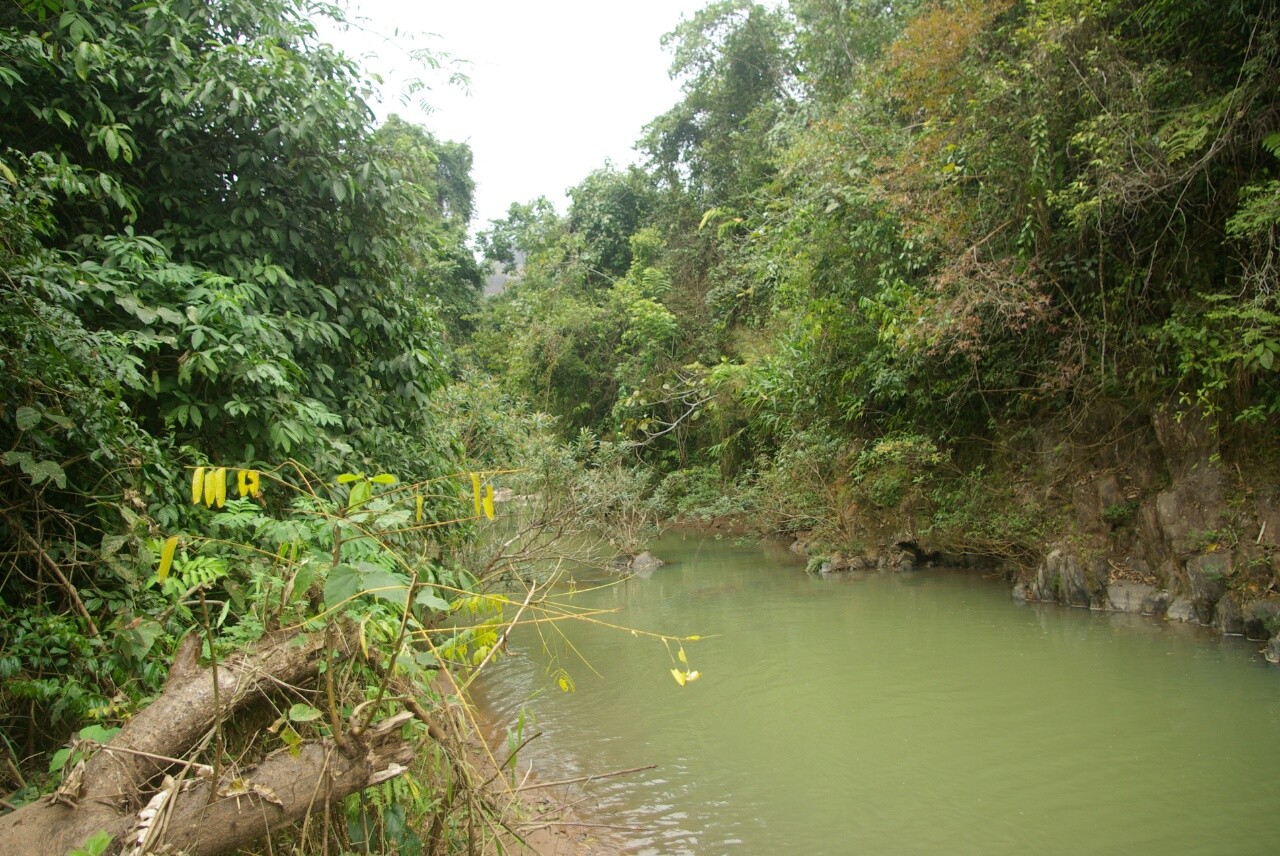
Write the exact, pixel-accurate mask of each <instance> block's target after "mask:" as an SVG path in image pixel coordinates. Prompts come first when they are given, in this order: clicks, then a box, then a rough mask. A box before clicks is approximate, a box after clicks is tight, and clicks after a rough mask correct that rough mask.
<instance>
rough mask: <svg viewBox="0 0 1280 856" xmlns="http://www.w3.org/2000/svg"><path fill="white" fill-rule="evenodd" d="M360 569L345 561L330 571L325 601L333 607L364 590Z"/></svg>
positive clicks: (325, 583)
mask: <svg viewBox="0 0 1280 856" xmlns="http://www.w3.org/2000/svg"><path fill="white" fill-rule="evenodd" d="M363 583H364V580H363V575H362V574H361V573H360V569H359V568H356V567H355V566H353V565H348V564H346V563H343V564H341V565H338V566H337V567H336V568H333V569H332V570H331V571H329V576H328V577H327V578H326V579H325V581H324V602H325V605H326V606H328V607H330V608H332V607H335V606H337V605H338V604H340V603H342V602H343V601H345V600H350V599H351V598H353V597H355V596H356V595H358V594H359V593H360V592H362V591H364V585H363Z"/></svg>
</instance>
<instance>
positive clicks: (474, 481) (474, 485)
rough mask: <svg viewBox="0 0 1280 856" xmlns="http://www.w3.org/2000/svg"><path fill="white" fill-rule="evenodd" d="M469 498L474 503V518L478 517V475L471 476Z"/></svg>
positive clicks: (479, 509)
mask: <svg viewBox="0 0 1280 856" xmlns="http://www.w3.org/2000/svg"><path fill="white" fill-rule="evenodd" d="M471 498H472V499H473V500H474V501H475V506H476V517H479V516H480V512H481V510H482V509H481V508H480V474H479V473H472V474H471Z"/></svg>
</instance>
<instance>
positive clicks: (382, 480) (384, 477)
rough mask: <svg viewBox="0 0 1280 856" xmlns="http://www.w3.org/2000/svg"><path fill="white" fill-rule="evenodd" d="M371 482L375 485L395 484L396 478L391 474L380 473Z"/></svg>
mask: <svg viewBox="0 0 1280 856" xmlns="http://www.w3.org/2000/svg"><path fill="white" fill-rule="evenodd" d="M369 481H371V482H373V483H374V484H395V483H396V477H395V476H393V475H391V473H379V474H378V475H376V476H374V477H373V478H371V479H369Z"/></svg>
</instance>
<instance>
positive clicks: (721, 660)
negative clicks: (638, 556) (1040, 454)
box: [481, 537, 1280, 856]
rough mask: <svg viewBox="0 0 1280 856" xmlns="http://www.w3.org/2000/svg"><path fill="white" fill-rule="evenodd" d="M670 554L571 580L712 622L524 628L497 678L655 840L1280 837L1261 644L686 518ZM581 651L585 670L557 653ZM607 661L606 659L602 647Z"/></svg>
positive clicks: (628, 821) (633, 619) (871, 850)
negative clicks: (803, 551)
mask: <svg viewBox="0 0 1280 856" xmlns="http://www.w3.org/2000/svg"><path fill="white" fill-rule="evenodd" d="M655 552H656V553H657V554H658V555H660V556H662V557H664V558H666V559H667V560H668V561H670V562H671V564H670V565H668V566H667V567H664V568H661V569H659V570H658V571H656V572H655V573H654V575H653V576H652V577H650V578H648V579H639V578H633V579H631V580H628V581H627V582H625V583H622V584H618V585H614V586H610V587H607V588H602V589H598V590H594V591H589V592H580V593H578V594H576V595H574V596H573V602H574V603H575V604H576V605H579V606H595V607H605V608H617V609H618V610H619V611H618V612H617V613H616V614H614V615H611V616H608V618H607V620H609V621H614V622H617V623H619V624H624V625H627V626H629V627H636V628H640V629H644V630H654V631H661V632H667V633H674V634H700V635H702V636H705V637H714V638H706V639H703V640H702V641H698V642H694V643H686V645H685V649H686V652H687V653H688V656H689V660H690V664H691V666H692V668H694V669H697V670H699V671H700V672H701V673H702V678H701V679H700V680H699V681H697V682H696V683H691V684H689V685H688V686H686V687H684V688H681V687H679V686H678V685H677V684H676V683H675V681H674V680H673V679H672V677H671V675H670V672H669V669H670V668H671V667H672V666H673V665H675V664H674V663H673V662H672V661H671V659H670V658H669V657H668V654H667V652H666V650H665V649H664V648H663V646H662V645H661V643H659V642H655V641H652V640H648V639H644V638H637V637H634V636H632V635H630V634H628V633H625V632H619V631H617V630H609V629H605V628H601V627H592V626H586V625H574V626H564V627H563V628H562V630H563V632H564V634H565V636H566V637H567V639H568V640H569V641H570V642H571V643H572V646H573V647H574V648H576V649H577V651H579V652H581V654H582V655H583V656H584V657H585V658H586V660H587V661H588V662H589V664H590V666H589V667H588V665H586V664H584V663H583V662H582V660H580V659H578V658H577V657H576V656H575V655H574V654H573V652H572V651H571V650H570V649H569V647H568V645H567V644H566V643H565V642H564V640H560V641H559V642H556V641H555V637H556V636H557V635H558V634H549V635H548V640H547V641H548V642H550V643H551V644H550V646H549V647H548V648H544V646H543V644H542V639H540V638H539V636H538V635H537V634H535V633H530V632H525V633H521V634H517V635H516V636H515V637H513V645H512V648H513V650H514V651H515V652H516V656H513V657H510V658H507V659H505V660H504V661H502V662H501V663H500V664H499V667H498V668H497V669H495V670H494V673H493V674H492V676H491V679H490V680H488V681H487V682H486V683H485V685H484V687H483V689H482V695H481V702H482V704H483V705H484V706H486V707H487V708H488V709H489V710H490V711H491V712H492V713H493V714H494V715H495V716H497V717H498V718H499V719H501V720H504V721H508V722H510V721H514V719H515V717H516V715H517V713H518V711H519V709H520V708H521V707H522V706H523V707H524V708H525V709H526V712H527V714H528V715H530V716H532V717H533V718H534V720H535V721H536V725H535V726H531V728H536V729H538V730H541V731H542V732H543V736H542V737H541V738H539V739H538V740H536V741H534V743H533V744H532V745H531V746H530V747H528V748H527V749H526V750H524V752H523V753H522V755H521V765H522V769H527V768H528V766H529V764H530V763H532V765H533V767H534V769H535V771H536V774H537V775H538V776H539V777H541V778H542V779H543V780H558V779H561V778H569V777H572V776H575V775H582V774H585V773H592V772H596V773H598V772H605V771H609V770H616V769H622V768H626V767H634V766H639V765H643V764H650V763H653V764H658V765H659V766H658V769H656V770H653V771H649V772H647V773H642V774H640V775H637V776H630V777H622V778H617V779H611V780H609V781H607V782H600V783H596V784H593V785H591V786H590V791H589V793H590V794H592V797H591V799H590V800H589V804H590V805H592V806H593V810H594V811H595V814H597V815H598V817H595V818H593V819H595V820H597V821H599V822H606V823H616V824H623V825H628V826H635V827H640V828H641V829H642V830H643V831H634V832H630V833H628V835H629V837H630V841H631V847H632V850H633V852H635V853H640V854H685V853H687V854H694V853H696V854H718V853H731V854H774V853H804V854H856V853H866V854H884V853H899V854H913V853H922V854H933V853H948V854H966V853H972V854H1028V853H1037V854H1080V853H1161V854H1166V856H1168V854H1210V853H1233V854H1251V853H1257V854H1264V853H1265V854H1274V853H1280V788H1278V787H1277V784H1276V773H1277V771H1280V670H1277V669H1275V668H1273V667H1269V666H1268V665H1267V664H1266V663H1265V662H1264V661H1262V659H1261V658H1260V657H1259V656H1257V653H1256V648H1257V645H1256V644H1254V643H1246V642H1243V641H1241V640H1223V639H1219V638H1216V637H1214V636H1211V635H1206V634H1204V633H1202V632H1197V631H1195V630H1194V629H1192V628H1187V627H1184V626H1173V625H1167V624H1164V623H1162V622H1157V621H1153V620H1151V619H1148V618H1143V617H1139V616H1126V615H1107V614H1098V613H1090V612H1088V611H1085V610H1074V609H1068V608H1064V607H1056V606H1024V605H1018V604H1016V603H1014V602H1013V601H1012V600H1011V599H1010V597H1009V593H1008V588H1007V586H1006V585H1005V584H1003V583H1001V582H998V581H992V580H985V579H982V578H981V577H980V576H977V575H975V574H974V573H973V572H968V571H958V570H944V569H939V570H924V571H918V572H913V573H909V574H904V575H879V574H870V575H864V576H859V577H850V578H841V579H830V580H827V579H820V578H814V577H811V576H808V575H806V574H805V573H804V571H803V564H802V563H801V562H798V561H797V560H796V559H795V557H793V556H790V555H789V554H787V553H785V552H783V551H781V550H777V549H770V548H767V547H759V546H742V545H736V544H734V543H732V542H730V541H728V540H725V541H716V540H712V539H708V538H703V537H684V538H681V537H674V538H667V539H664V540H663V541H662V542H661V543H660V544H659V545H658V546H657V547H655ZM557 666H563V667H565V668H566V669H567V670H568V671H569V672H570V674H571V675H572V677H573V679H574V681H575V683H576V691H575V692H573V693H562V692H560V690H558V689H556V688H555V686H554V680H553V679H552V678H551V677H550V676H549V675H550V670H553V669H555V668H556V667H557ZM593 669H594V671H595V672H599V675H596V674H594V673H593Z"/></svg>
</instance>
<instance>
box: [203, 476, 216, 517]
mask: <svg viewBox="0 0 1280 856" xmlns="http://www.w3.org/2000/svg"><path fill="white" fill-rule="evenodd" d="M217 482H218V471H217V470H209V471H208V472H206V473H205V474H204V504H205V505H207V506H209V507H210V508H213V504H214V503H215V502H217V501H218V483H217Z"/></svg>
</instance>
